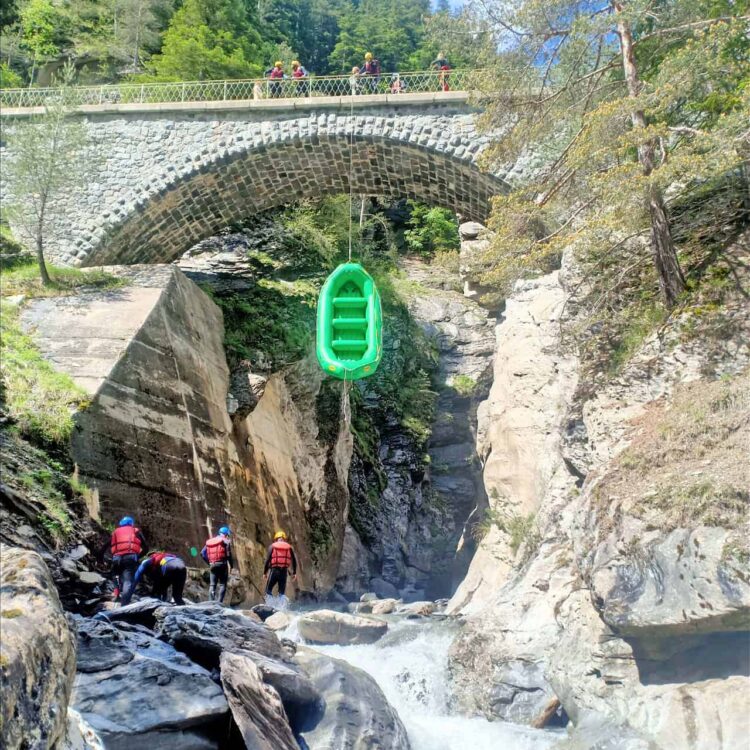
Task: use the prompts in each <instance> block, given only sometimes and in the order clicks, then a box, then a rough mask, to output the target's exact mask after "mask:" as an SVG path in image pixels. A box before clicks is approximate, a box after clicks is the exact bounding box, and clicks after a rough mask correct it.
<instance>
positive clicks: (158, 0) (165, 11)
mask: <svg viewBox="0 0 750 750" xmlns="http://www.w3.org/2000/svg"><path fill="white" fill-rule="evenodd" d="M173 7H174V0H117V2H116V3H115V9H114V11H115V16H114V19H115V22H114V38H115V44H116V45H117V46H118V47H119V50H120V55H121V56H122V57H123V58H124V59H126V60H127V61H128V62H129V64H130V65H131V66H132V70H133V71H137V70H139V69H140V68H142V66H143V62H144V60H145V59H146V58H147V57H148V56H149V55H150V53H152V52H155V51H156V50H158V48H159V45H160V43H161V35H162V32H163V30H164V27H165V26H166V20H167V19H168V18H169V17H170V15H171V13H172V9H173Z"/></svg>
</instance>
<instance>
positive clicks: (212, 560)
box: [201, 526, 234, 602]
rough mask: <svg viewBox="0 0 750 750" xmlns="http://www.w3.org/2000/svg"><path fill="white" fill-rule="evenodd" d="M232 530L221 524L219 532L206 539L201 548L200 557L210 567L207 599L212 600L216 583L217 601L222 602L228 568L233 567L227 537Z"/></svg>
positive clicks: (225, 591) (229, 543) (225, 589)
mask: <svg viewBox="0 0 750 750" xmlns="http://www.w3.org/2000/svg"><path fill="white" fill-rule="evenodd" d="M231 535H232V532H231V531H230V530H229V527H228V526H222V527H221V528H220V529H219V533H218V534H217V535H216V536H214V537H211V539H208V540H207V541H206V544H205V545H204V547H203V549H202V550H201V557H202V558H203V559H204V560H205V561H206V562H207V563H208V564H209V566H210V568H211V572H210V576H211V578H210V583H209V587H208V599H209V601H214V600H215V599H217V596H216V585H217V584H218V586H219V596H218V601H220V602H223V601H224V596H225V595H226V593H227V581H228V580H229V570H230V569H231V568H233V567H234V562H233V561H232V543H231V541H230V539H229V537H230V536H231Z"/></svg>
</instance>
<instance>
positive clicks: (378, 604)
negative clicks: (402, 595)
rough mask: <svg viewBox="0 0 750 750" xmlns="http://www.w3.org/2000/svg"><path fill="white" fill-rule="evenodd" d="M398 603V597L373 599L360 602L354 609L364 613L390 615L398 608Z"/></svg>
mask: <svg viewBox="0 0 750 750" xmlns="http://www.w3.org/2000/svg"><path fill="white" fill-rule="evenodd" d="M398 603H399V600H398V599H373V600H371V601H368V602H360V603H359V604H358V605H356V609H355V610H353V611H354V612H358V613H361V614H363V615H366V614H372V615H389V614H390V613H391V612H393V611H394V610H395V609H396V606H397V605H398Z"/></svg>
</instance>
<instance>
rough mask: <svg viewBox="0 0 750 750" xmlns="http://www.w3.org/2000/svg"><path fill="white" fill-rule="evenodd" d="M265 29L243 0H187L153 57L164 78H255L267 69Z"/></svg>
mask: <svg viewBox="0 0 750 750" xmlns="http://www.w3.org/2000/svg"><path fill="white" fill-rule="evenodd" d="M263 58H264V50H263V43H262V40H261V37H260V34H259V33H258V32H257V30H256V29H254V28H253V27H252V26H251V24H250V19H249V18H248V14H247V6H245V5H244V4H243V2H242V0H185V2H184V3H183V5H182V7H180V9H179V10H178V11H177V12H176V13H175V14H174V16H173V17H172V20H171V22H170V24H169V28H168V29H167V30H166V32H165V33H164V42H163V45H162V49H161V52H160V53H159V54H158V55H155V56H154V57H153V58H152V59H151V62H150V63H149V66H148V68H149V71H150V78H152V79H156V80H162V81H178V80H188V81H197V80H210V79H222V78H252V77H257V76H259V75H260V74H261V72H262V70H263Z"/></svg>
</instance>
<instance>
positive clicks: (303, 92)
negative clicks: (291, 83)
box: [292, 60, 310, 97]
mask: <svg viewBox="0 0 750 750" xmlns="http://www.w3.org/2000/svg"><path fill="white" fill-rule="evenodd" d="M292 78H294V80H295V81H296V84H295V88H296V94H297V96H304V97H308V96H310V82H309V81H308V80H307V78H308V76H307V71H306V70H305V67H304V65H301V64H300V61H299V60H294V61H293V62H292Z"/></svg>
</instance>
